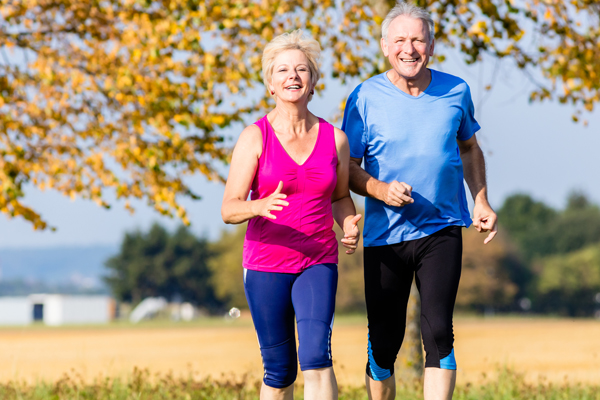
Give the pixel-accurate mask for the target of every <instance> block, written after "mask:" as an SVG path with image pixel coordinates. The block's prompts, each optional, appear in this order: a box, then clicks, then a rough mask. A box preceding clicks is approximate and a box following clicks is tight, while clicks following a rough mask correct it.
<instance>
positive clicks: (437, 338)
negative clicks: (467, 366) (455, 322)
mask: <svg viewBox="0 0 600 400" xmlns="http://www.w3.org/2000/svg"><path fill="white" fill-rule="evenodd" d="M421 331H422V334H423V346H424V347H425V352H426V359H425V367H434V368H442V369H456V361H455V359H454V347H453V346H454V333H453V331H452V321H449V322H448V321H444V320H438V321H436V322H435V323H431V322H429V321H428V320H427V319H426V318H422V319H421Z"/></svg>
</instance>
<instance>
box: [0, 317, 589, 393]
mask: <svg viewBox="0 0 600 400" xmlns="http://www.w3.org/2000/svg"><path fill="white" fill-rule="evenodd" d="M213 325H214V324H213ZM455 335H456V357H457V362H458V366H459V373H458V381H459V383H465V382H469V381H470V382H473V381H479V380H481V377H482V373H487V374H488V375H489V374H490V372H491V373H493V371H495V370H497V368H496V366H497V365H508V366H511V367H513V368H514V369H515V370H517V371H521V372H525V373H526V376H527V378H528V379H529V380H536V379H537V378H538V377H539V376H545V377H546V378H547V379H549V380H552V381H555V382H562V381H563V380H564V379H565V376H567V377H568V378H567V379H569V380H570V381H581V382H598V381H600V322H598V321H592V320H566V319H564V320H563V319H531V320H527V319H504V318H499V319H487V320H486V319H460V318H459V319H458V320H457V321H456V323H455ZM365 338H366V326H365V325H364V323H363V322H362V321H361V320H356V321H353V320H346V321H344V320H343V319H342V320H341V322H340V323H337V324H336V326H335V327H334V334H333V344H332V347H333V355H334V359H335V368H336V374H337V376H338V380H339V382H340V383H342V384H352V385H361V384H362V381H363V374H364V368H365V362H366V348H365V346H366V345H365V340H366V339H365ZM0 354H1V355H2V360H3V362H2V363H1V366H0V380H1V381H7V380H11V379H19V380H27V381H30V382H31V381H35V380H38V379H44V380H56V379H58V378H60V377H61V376H62V375H63V374H64V373H65V372H69V371H71V370H75V371H77V372H78V373H79V374H81V375H82V376H83V377H84V378H85V379H92V378H94V377H97V376H98V375H104V376H123V375H126V374H129V373H131V371H132V370H133V368H134V367H135V366H137V367H140V368H148V369H149V370H150V371H151V372H160V373H166V372H169V371H173V372H174V373H175V374H177V375H180V374H188V373H190V372H192V373H194V376H196V377H202V376H206V375H212V376H214V377H218V376H220V375H222V374H223V373H230V372H233V373H235V374H238V375H239V374H243V373H250V375H252V376H253V377H255V378H260V376H261V374H262V365H261V361H260V356H259V352H258V345H257V340H256V335H255V333H254V330H253V329H252V326H251V324H250V322H249V321H248V320H242V321H236V322H235V323H233V324H229V325H225V324H222V325H220V326H197V325H192V326H173V325H171V326H165V327H147V328H145V327H137V328H134V329H131V328H130V329H127V328H123V327H116V328H98V329H93V328H61V329H14V328H13V329H1V330H0Z"/></svg>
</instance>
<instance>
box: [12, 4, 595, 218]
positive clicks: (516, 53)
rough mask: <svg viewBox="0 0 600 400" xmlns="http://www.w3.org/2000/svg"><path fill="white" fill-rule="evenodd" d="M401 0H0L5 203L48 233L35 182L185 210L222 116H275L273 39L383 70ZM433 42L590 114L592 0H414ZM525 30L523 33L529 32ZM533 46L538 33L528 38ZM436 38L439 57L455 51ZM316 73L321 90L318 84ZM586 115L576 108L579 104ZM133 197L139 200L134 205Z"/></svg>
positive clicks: (211, 171) (216, 158) (231, 119)
mask: <svg viewBox="0 0 600 400" xmlns="http://www.w3.org/2000/svg"><path fill="white" fill-rule="evenodd" d="M393 4H394V1H390V0H348V1H343V2H333V1H331V0H325V1H320V2H306V1H278V0H273V1H268V0H262V1H258V0H253V1H249V2H245V3H244V2H230V1H223V0H211V1H209V2H200V1H197V0H105V1H99V0H77V1H75V0H56V1H50V0H12V1H9V2H2V4H1V5H0V15H1V18H0V40H1V41H2V43H3V46H4V48H3V49H2V51H0V53H1V54H0V55H1V58H0V59H1V60H2V63H1V65H0V110H1V112H0V182H1V185H0V186H1V188H2V189H1V192H0V210H1V211H2V212H3V213H4V214H7V215H8V216H10V217H15V216H20V217H23V218H25V219H26V220H28V221H31V222H32V223H33V225H34V227H35V228H40V229H43V228H45V227H46V226H47V222H46V221H44V219H43V218H42V217H41V216H40V215H39V213H37V212H36V211H35V210H33V209H31V208H30V207H28V206H26V205H25V204H24V203H23V198H24V187H25V186H27V185H30V186H33V187H35V188H37V189H40V190H45V189H52V190H56V191H58V192H60V193H62V194H64V195H66V196H70V197H73V198H75V197H78V196H79V197H83V198H86V199H91V200H93V201H95V202H97V203H98V204H99V205H101V206H103V207H110V199H111V198H112V196H113V195H114V196H116V197H117V198H122V199H125V200H129V199H143V200H146V201H147V202H148V203H149V204H150V205H152V206H153V207H154V208H155V209H156V210H157V211H158V212H160V213H163V214H165V215H170V216H177V217H179V218H181V219H182V220H183V221H184V222H185V223H187V222H188V218H187V214H186V211H185V208H184V207H183V206H182V205H181V199H182V198H183V197H189V198H193V199H198V198H199V194H197V193H194V192H193V191H192V190H191V189H190V187H189V186H188V184H187V183H186V180H185V179H184V178H185V176H189V175H193V174H203V175H205V176H207V177H209V178H211V179H222V177H221V176H219V173H218V172H217V169H216V166H217V165H218V164H219V163H221V162H224V161H226V160H227V156H228V149H227V146H226V145H225V144H224V142H223V139H224V138H223V136H222V133H221V131H220V129H221V128H224V127H227V126H230V125H232V124H235V123H239V122H242V121H243V119H244V117H245V115H249V114H254V113H257V112H261V113H262V112H264V111H265V110H266V109H268V108H269V107H272V104H273V102H272V100H271V99H270V98H269V97H267V93H266V92H265V91H264V90H262V89H261V88H262V86H261V84H260V82H261V78H260V69H261V66H260V54H261V51H262V49H263V48H264V45H265V44H266V43H267V42H268V41H269V40H270V39H272V38H273V37H274V36H275V35H278V34H280V33H282V32H285V31H289V30H291V29H295V28H303V29H305V30H306V31H308V32H310V34H312V35H313V36H314V37H315V38H316V39H317V40H318V41H319V42H320V43H321V44H322V45H323V47H324V48H325V49H326V59H327V61H328V63H330V65H328V69H327V70H328V71H330V72H329V74H330V75H331V77H333V78H335V79H338V80H340V81H342V82H345V81H346V79H347V78H348V77H352V76H359V77H360V78H361V79H362V78H367V77H369V76H372V75H374V74H376V73H379V72H381V71H383V69H384V68H385V63H384V62H383V58H382V56H381V54H380V51H379V48H378V45H377V43H378V33H379V24H380V22H381V20H382V17H383V16H384V15H385V13H386V12H387V11H388V10H389V7H390V6H392V5H393ZM417 4H419V5H421V6H424V7H426V8H427V9H429V10H431V11H432V12H433V15H434V18H435V20H436V23H437V26H438V29H437V32H436V40H437V42H438V44H441V45H443V46H445V47H455V48H457V49H459V50H460V51H461V52H462V53H463V54H464V59H465V62H467V63H474V62H477V61H480V60H481V59H482V55H483V54H489V55H490V56H492V57H495V58H498V59H501V58H510V59H514V61H515V63H516V65H517V66H518V67H520V68H523V69H525V70H527V71H528V74H530V75H531V76H533V77H537V76H540V75H541V78H545V80H543V79H542V81H541V82H539V80H537V79H536V81H537V82H538V84H537V86H536V89H535V90H534V91H533V92H532V93H531V99H532V100H545V99H555V98H556V99H558V100H559V101H560V102H564V103H566V102H568V103H572V104H575V105H576V106H578V107H579V109H581V108H584V109H587V110H590V111H591V110H592V109H593V106H594V104H595V103H596V102H598V101H599V100H600V98H599V96H600V95H599V91H598V89H599V85H600V79H598V77H599V76H600V62H598V60H599V59H600V48H598V46H596V43H597V42H598V41H599V35H600V33H599V32H600V28H599V27H600V24H599V23H598V14H599V13H598V8H599V6H598V4H597V2H595V1H591V0H573V1H571V2H569V3H568V4H566V3H565V2H560V1H540V0H524V1H522V2H519V3H517V2H512V1H506V0H476V1H467V0H418V1H417ZM526 31H527V32H529V33H527V34H526V33H525V32H526ZM527 38H529V40H528V41H527V42H526V39H527ZM530 42H531V43H535V45H530V44H528V43H530ZM440 50H441V49H440V47H439V46H438V56H437V61H438V62H441V61H443V59H444V55H443V51H442V52H440ZM323 87H324V85H321V86H320V87H319V88H318V89H319V90H320V89H323ZM575 118H578V117H577V116H575ZM125 206H126V207H127V208H129V209H132V208H131V205H130V204H129V202H128V201H127V202H126V203H125Z"/></svg>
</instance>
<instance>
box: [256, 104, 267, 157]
mask: <svg viewBox="0 0 600 400" xmlns="http://www.w3.org/2000/svg"><path fill="white" fill-rule="evenodd" d="M254 125H256V126H258V127H259V129H260V132H261V133H262V154H264V153H265V147H266V146H267V139H268V138H269V120H268V119H267V116H266V115H265V116H264V117H262V118H261V119H259V120H258V121H256V122H255V123H254ZM261 158H262V157H261Z"/></svg>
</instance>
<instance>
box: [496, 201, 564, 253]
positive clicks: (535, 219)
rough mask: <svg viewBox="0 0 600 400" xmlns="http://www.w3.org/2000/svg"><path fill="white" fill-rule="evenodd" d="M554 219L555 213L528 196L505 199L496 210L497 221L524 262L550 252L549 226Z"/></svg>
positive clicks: (556, 216) (551, 245)
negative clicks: (516, 246)
mask: <svg viewBox="0 0 600 400" xmlns="http://www.w3.org/2000/svg"><path fill="white" fill-rule="evenodd" d="M557 218H558V212H557V211H556V210H554V209H553V208H551V207H549V206H548V205H546V204H544V203H543V202H540V201H535V200H534V199H533V198H531V196H529V195H527V194H515V195H512V196H509V197H507V198H506V199H505V200H504V203H503V204H502V207H501V208H500V209H499V210H498V220H499V221H501V224H502V227H503V228H505V229H506V230H507V232H508V233H509V235H510V237H511V239H512V240H513V241H514V242H515V243H516V244H517V245H518V247H519V249H520V250H521V252H522V254H523V257H524V258H525V259H526V260H527V261H531V260H532V259H533V258H535V257H539V256H541V255H545V254H549V253H551V252H552V251H553V250H552V249H553V243H552V242H551V239H550V238H549V227H550V225H552V224H553V223H554V222H555V221H556V219H557Z"/></svg>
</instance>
